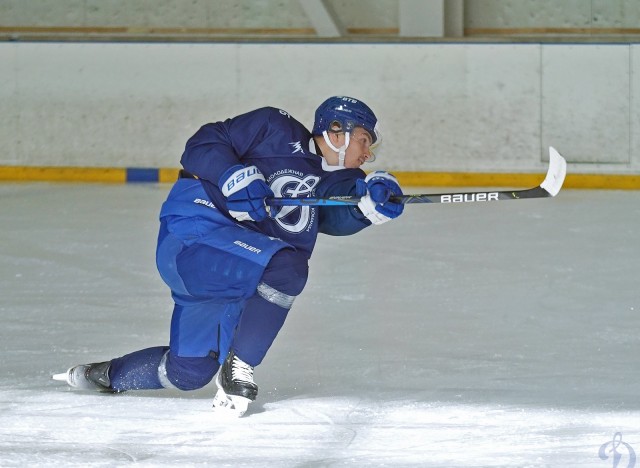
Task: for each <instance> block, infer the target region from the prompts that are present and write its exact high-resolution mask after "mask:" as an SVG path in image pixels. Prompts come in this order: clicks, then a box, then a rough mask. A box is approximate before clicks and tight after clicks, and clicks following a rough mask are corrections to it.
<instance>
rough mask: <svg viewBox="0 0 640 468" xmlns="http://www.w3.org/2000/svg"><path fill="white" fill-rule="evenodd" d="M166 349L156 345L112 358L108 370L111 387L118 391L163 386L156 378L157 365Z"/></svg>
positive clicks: (150, 388) (151, 388)
mask: <svg viewBox="0 0 640 468" xmlns="http://www.w3.org/2000/svg"><path fill="white" fill-rule="evenodd" d="M168 349H169V348H168V347H166V346H156V347H153V348H146V349H141V350H140V351H135V352H133V353H131V354H127V355H125V356H122V357H119V358H116V359H113V360H112V361H111V369H110V370H109V377H110V379H111V388H113V389H114V390H115V391H118V392H123V391H125V390H153V389H158V388H164V387H163V386H162V384H161V383H160V379H159V378H158V366H159V365H160V360H161V359H162V356H163V355H164V353H165V352H166V351H167V350H168Z"/></svg>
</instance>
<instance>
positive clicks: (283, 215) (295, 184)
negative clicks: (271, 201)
mask: <svg viewBox="0 0 640 468" xmlns="http://www.w3.org/2000/svg"><path fill="white" fill-rule="evenodd" d="M319 181H320V177H318V176H313V175H307V176H298V175H295V174H292V173H287V174H283V175H281V176H278V177H276V178H275V179H273V181H272V182H271V184H270V186H271V190H273V193H274V195H275V196H276V197H289V198H299V197H309V196H312V195H313V191H314V190H315V188H316V185H318V182H319ZM314 213H315V212H314V211H312V210H311V207H310V206H283V207H282V209H281V210H280V211H279V212H278V214H277V215H276V219H275V221H276V223H278V225H279V226H280V227H281V228H282V229H283V230H285V231H287V232H290V233H292V234H299V233H301V232H303V231H305V230H307V229H308V228H309V226H310V225H311V224H312V223H313V221H314Z"/></svg>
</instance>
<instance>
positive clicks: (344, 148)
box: [322, 130, 350, 167]
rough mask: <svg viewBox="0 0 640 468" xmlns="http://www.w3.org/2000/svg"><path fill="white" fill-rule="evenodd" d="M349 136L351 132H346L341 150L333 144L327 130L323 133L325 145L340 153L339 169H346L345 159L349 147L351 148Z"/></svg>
mask: <svg viewBox="0 0 640 468" xmlns="http://www.w3.org/2000/svg"><path fill="white" fill-rule="evenodd" d="M349 135H350V133H349V132H344V145H342V146H341V147H340V148H337V147H336V146H334V144H333V143H331V139H330V138H329V133H327V131H326V130H325V131H324V132H322V136H323V137H324V141H325V143H326V144H327V145H328V146H329V148H331V149H332V150H333V151H335V152H336V153H338V167H344V157H345V154H346V152H347V146H349Z"/></svg>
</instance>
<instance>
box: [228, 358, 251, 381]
mask: <svg viewBox="0 0 640 468" xmlns="http://www.w3.org/2000/svg"><path fill="white" fill-rule="evenodd" d="M231 380H235V381H240V382H250V383H253V367H251V366H250V365H249V364H247V363H246V362H244V361H243V360H242V359H240V358H239V357H238V356H234V357H233V362H232V363H231Z"/></svg>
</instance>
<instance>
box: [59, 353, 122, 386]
mask: <svg viewBox="0 0 640 468" xmlns="http://www.w3.org/2000/svg"><path fill="white" fill-rule="evenodd" d="M110 367H111V361H106V362H95V363H93V364H80V365H79V366H74V367H72V368H71V369H69V370H68V371H67V372H65V373H62V374H55V375H54V376H53V380H59V381H62V382H67V384H69V386H70V387H73V388H77V389H79V390H97V391H99V392H102V393H115V392H116V391H115V390H113V389H112V388H111V380H110V379H109V368H110Z"/></svg>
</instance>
